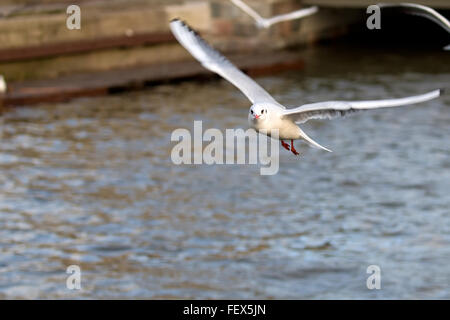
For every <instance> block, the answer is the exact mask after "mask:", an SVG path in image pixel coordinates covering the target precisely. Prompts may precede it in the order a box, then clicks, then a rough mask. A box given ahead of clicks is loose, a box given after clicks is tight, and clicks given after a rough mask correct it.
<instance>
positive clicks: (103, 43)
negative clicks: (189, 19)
mask: <svg viewBox="0 0 450 320" xmlns="http://www.w3.org/2000/svg"><path fill="white" fill-rule="evenodd" d="M174 40H175V38H174V37H173V35H172V34H171V33H168V32H160V33H145V34H138V35H132V36H126V35H124V36H118V37H104V38H98V39H92V40H78V41H70V42H61V43H52V44H43V45H40V46H31V47H22V48H12V49H3V50H0V62H12V61H20V60H26V59H37V58H44V57H52V56H59V55H64V54H75V53H83V52H89V51H94V50H101V49H110V48H116V47H133V46H140V45H152V44H160V43H166V42H171V41H174Z"/></svg>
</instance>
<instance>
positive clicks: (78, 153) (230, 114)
mask: <svg viewBox="0 0 450 320" xmlns="http://www.w3.org/2000/svg"><path fill="white" fill-rule="evenodd" d="M304 56H305V61H306V69H305V70H304V71H295V72H286V73H282V74H278V75H276V76H270V77H263V78H258V81H259V82H260V83H261V84H262V85H263V86H264V87H265V88H267V89H268V90H269V91H270V92H271V93H273V94H274V95H275V97H276V98H277V99H278V100H279V101H280V102H282V103H285V104H287V105H298V104H302V103H306V102H312V101H322V100H330V99H333V100H334V99H366V98H374V99H376V98H383V97H401V96H406V95H414V94H419V93H423V92H426V91H428V90H431V89H434V88H439V87H450V63H449V62H450V59H449V58H450V57H449V54H448V53H442V52H416V53H412V52H391V53H389V54H388V53H382V52H373V51H370V50H357V49H355V50H341V49H339V48H334V47H323V48H316V49H313V50H307V51H305V52H304ZM248 107H249V103H248V102H247V100H246V99H245V98H244V97H243V95H241V94H240V93H239V92H238V91H237V90H235V89H234V87H232V86H231V85H230V84H228V83H226V82H224V81H203V82H195V81H189V82H183V83H181V84H176V85H161V86H158V87H155V88H151V89H148V90H145V91H139V92H131V93H125V94H120V95H113V96H108V97H102V98H89V99H78V100H74V101H72V102H70V103H63V104H48V105H47V104H45V105H39V106H33V107H26V106H25V107H21V108H16V109H14V110H9V111H7V112H5V113H4V114H3V127H2V128H3V138H2V143H1V144H0V148H1V149H0V151H1V153H0V172H1V175H0V183H1V186H2V188H1V190H0V239H1V240H0V298H212V299H215V298H277V299H279V298H288V299H298V298H307V299H310V298H312V299H318V298H339V299H340V298H359V299H360V298H362V299H371V298H388V299H391V298H406V299H410V298H446V299H449V298H450V289H449V285H450V268H449V264H450V214H449V208H450V192H449V190H450V158H449V155H450V144H449V129H448V128H449V123H450V108H449V107H450V97H449V96H448V95H447V96H445V97H443V98H440V99H438V100H433V101H431V102H428V103H424V104H420V105H416V106H408V107H403V108H396V109H390V110H378V111H372V112H367V113H358V114H355V115H353V116H351V117H347V118H344V119H337V120H333V121H320V122H319V121H317V122H310V123H308V124H306V125H304V126H303V128H304V130H305V131H306V132H308V133H309V134H310V135H311V136H312V137H313V138H314V139H316V140H317V141H318V142H319V143H322V144H323V145H325V146H327V147H329V148H331V149H332V150H334V152H333V153H327V152H323V151H320V150H315V149H311V148H309V147H307V146H305V145H303V144H301V143H299V142H298V143H297V145H298V148H297V149H300V151H301V152H302V156H301V157H300V158H296V157H294V156H293V155H292V154H290V153H288V152H286V151H281V159H280V162H281V163H280V170H279V173H278V174H277V175H274V176H260V175H259V167H258V166H237V165H229V166H225V165H222V166H206V165H200V166H194V165H192V166H175V165H173V164H172V162H171V160H170V151H171V148H172V147H173V146H174V144H175V143H171V142H170V134H171V132H172V130H174V129H176V128H180V127H181V128H188V129H191V128H192V125H193V121H194V120H203V121H204V122H203V127H204V128H211V127H214V128H219V129H225V128H246V127H247V120H246V117H247V112H248ZM72 264H76V265H79V266H80V267H81V270H82V290H80V291H70V290H68V289H66V277H67V274H66V273H65V271H66V268H67V266H69V265H72ZM373 264H374V265H378V266H380V268H381V286H382V288H381V290H368V289H367V287H366V279H367V277H368V276H369V275H368V274H367V273H366V268H367V267H368V266H369V265H373Z"/></svg>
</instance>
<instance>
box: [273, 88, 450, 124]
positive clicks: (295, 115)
mask: <svg viewBox="0 0 450 320" xmlns="http://www.w3.org/2000/svg"><path fill="white" fill-rule="evenodd" d="M441 91H442V90H434V91H431V92H428V93H425V94H421V95H418V96H412V97H406V98H400V99H386V100H368V101H326V102H318V103H311V104H305V105H303V106H301V107H298V108H294V109H287V110H283V111H284V112H283V115H282V117H286V118H290V119H292V120H293V121H294V122H296V123H303V122H306V121H308V120H310V119H332V118H335V117H339V116H344V115H346V114H348V113H351V112H356V111H359V110H369V109H377V108H390V107H398V106H403V105H408V104H414V103H419V102H424V101H428V100H431V99H435V98H437V97H439V96H440V95H441Z"/></svg>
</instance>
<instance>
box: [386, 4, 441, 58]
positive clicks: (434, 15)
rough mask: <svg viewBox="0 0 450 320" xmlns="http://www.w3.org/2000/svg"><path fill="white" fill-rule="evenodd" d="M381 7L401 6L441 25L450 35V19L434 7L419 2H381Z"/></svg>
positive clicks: (406, 10)
mask: <svg viewBox="0 0 450 320" xmlns="http://www.w3.org/2000/svg"><path fill="white" fill-rule="evenodd" d="M378 6H379V7H380V8H399V9H400V10H402V11H403V12H405V13H407V14H412V15H416V16H420V17H423V18H426V19H429V20H431V21H433V22H435V23H437V24H438V25H439V26H441V27H442V28H443V29H444V30H445V31H447V33H448V34H449V35H450V21H448V19H447V18H445V17H444V16H443V15H441V14H440V13H439V12H437V11H436V10H434V9H433V8H430V7H427V6H424V5H421V4H417V3H406V2H404V3H379V4H378ZM444 50H450V44H448V45H447V46H445V47H444Z"/></svg>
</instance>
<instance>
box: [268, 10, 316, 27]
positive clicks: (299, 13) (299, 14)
mask: <svg viewBox="0 0 450 320" xmlns="http://www.w3.org/2000/svg"><path fill="white" fill-rule="evenodd" d="M317 11H319V8H318V7H316V6H314V7H309V8H304V9H300V10H296V11H293V12H290V13H286V14H280V15H278V16H275V17H272V18H269V19H266V22H267V27H270V26H271V25H273V24H275V23H278V22H282V21H288V20H295V19H301V18H303V17H307V16H310V15H312V14H314V13H316V12H317Z"/></svg>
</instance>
